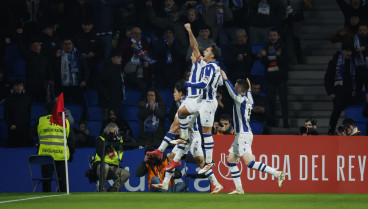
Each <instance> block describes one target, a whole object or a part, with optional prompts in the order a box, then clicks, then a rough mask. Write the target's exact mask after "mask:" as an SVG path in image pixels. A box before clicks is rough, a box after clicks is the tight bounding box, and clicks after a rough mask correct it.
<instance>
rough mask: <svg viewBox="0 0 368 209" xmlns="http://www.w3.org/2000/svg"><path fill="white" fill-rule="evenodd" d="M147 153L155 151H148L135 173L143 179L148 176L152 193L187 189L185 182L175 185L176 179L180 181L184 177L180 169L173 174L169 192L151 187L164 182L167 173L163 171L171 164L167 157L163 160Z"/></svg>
mask: <svg viewBox="0 0 368 209" xmlns="http://www.w3.org/2000/svg"><path fill="white" fill-rule="evenodd" d="M147 151H153V149H147V150H146V152H145V156H144V160H143V161H142V162H141V164H140V165H139V166H138V168H137V170H136V171H135V176H136V177H142V176H145V175H146V174H148V175H147V179H148V183H149V189H150V192H170V191H173V192H183V191H184V189H185V188H186V186H185V184H184V183H183V182H180V183H176V184H175V182H174V179H180V178H181V176H182V175H181V172H180V170H179V169H176V170H175V172H174V173H173V175H172V177H171V181H170V183H169V188H168V190H163V189H158V188H154V187H152V186H151V185H152V184H158V183H160V182H162V181H163V180H164V178H165V172H164V171H163V169H164V168H165V167H166V166H167V165H168V164H169V161H168V158H167V157H166V155H163V157H161V158H159V157H152V156H150V155H148V154H146V153H147Z"/></svg>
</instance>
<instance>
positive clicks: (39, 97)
mask: <svg viewBox="0 0 368 209" xmlns="http://www.w3.org/2000/svg"><path fill="white" fill-rule="evenodd" d="M17 33H18V41H17V42H18V48H19V51H20V53H21V55H22V57H23V58H24V59H25V61H26V85H25V87H26V90H27V93H28V95H29V96H30V97H31V98H32V101H34V102H40V103H46V88H45V85H46V84H47V83H48V82H49V81H51V82H52V81H53V80H54V78H53V68H52V65H51V63H50V61H49V60H48V59H47V57H45V56H44V55H42V54H41V50H42V46H41V44H40V41H39V40H38V39H36V38H34V39H33V40H31V42H30V50H28V49H26V48H25V46H24V44H23V42H22V34H23V29H18V30H17Z"/></svg>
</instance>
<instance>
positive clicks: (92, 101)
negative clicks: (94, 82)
mask: <svg viewBox="0 0 368 209" xmlns="http://www.w3.org/2000/svg"><path fill="white" fill-rule="evenodd" d="M85 97H86V102H87V105H88V106H95V105H98V93H97V91H96V90H93V89H87V91H86V93H85Z"/></svg>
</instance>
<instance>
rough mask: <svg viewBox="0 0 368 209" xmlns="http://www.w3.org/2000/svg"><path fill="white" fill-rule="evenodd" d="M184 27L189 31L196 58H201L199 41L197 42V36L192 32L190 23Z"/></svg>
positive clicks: (190, 42)
mask: <svg viewBox="0 0 368 209" xmlns="http://www.w3.org/2000/svg"><path fill="white" fill-rule="evenodd" d="M184 27H185V29H186V30H187V31H188V34H189V44H190V47H191V48H192V49H193V53H194V56H195V57H196V58H197V57H199V56H201V54H200V53H199V48H198V43H197V40H196V38H195V36H194V34H193V32H192V28H191V27H190V24H189V23H186V24H185V25H184Z"/></svg>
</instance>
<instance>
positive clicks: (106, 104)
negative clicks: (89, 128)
mask: <svg viewBox="0 0 368 209" xmlns="http://www.w3.org/2000/svg"><path fill="white" fill-rule="evenodd" d="M121 60H122V58H121V54H120V51H115V52H114V53H112V54H111V58H110V59H109V60H107V61H106V62H105V66H104V68H103V70H102V71H101V72H100V73H99V76H98V105H99V106H100V107H101V108H102V112H103V118H106V116H107V114H108V113H107V110H108V109H111V108H112V109H115V110H120V107H121V101H122V100H123V99H124V88H125V85H124V77H123V72H122V70H121Z"/></svg>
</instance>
